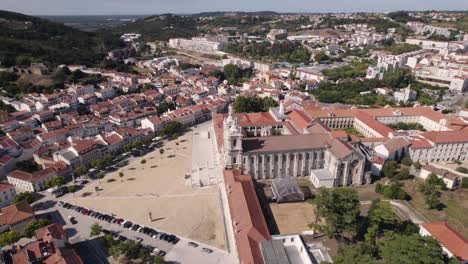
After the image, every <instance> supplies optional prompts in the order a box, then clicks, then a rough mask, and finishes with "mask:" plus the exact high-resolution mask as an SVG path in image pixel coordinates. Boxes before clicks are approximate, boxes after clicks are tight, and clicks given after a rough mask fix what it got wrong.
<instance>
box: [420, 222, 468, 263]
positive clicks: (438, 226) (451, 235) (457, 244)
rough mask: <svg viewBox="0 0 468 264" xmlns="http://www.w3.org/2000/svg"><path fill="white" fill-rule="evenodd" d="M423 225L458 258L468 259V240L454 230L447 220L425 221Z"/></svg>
mask: <svg viewBox="0 0 468 264" xmlns="http://www.w3.org/2000/svg"><path fill="white" fill-rule="evenodd" d="M422 226H423V227H424V228H425V229H426V230H427V231H428V232H429V233H431V235H432V237H434V238H435V239H436V240H437V241H439V243H440V244H442V246H444V247H445V248H446V249H447V250H448V251H450V252H451V253H452V254H454V255H455V256H456V257H457V258H458V259H460V260H468V240H466V238H464V237H463V236H462V235H460V234H459V233H457V232H456V231H455V230H453V229H452V228H451V227H450V226H449V225H448V223H447V222H432V223H424V224H422Z"/></svg>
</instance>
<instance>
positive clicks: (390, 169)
mask: <svg viewBox="0 0 468 264" xmlns="http://www.w3.org/2000/svg"><path fill="white" fill-rule="evenodd" d="M397 167H398V166H397V163H396V162H395V161H387V162H385V164H384V166H383V168H382V173H383V175H384V176H385V177H388V178H391V177H393V175H395V172H396V169H397Z"/></svg>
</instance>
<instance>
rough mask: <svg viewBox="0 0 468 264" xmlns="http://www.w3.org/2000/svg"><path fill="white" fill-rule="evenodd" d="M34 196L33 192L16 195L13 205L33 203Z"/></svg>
mask: <svg viewBox="0 0 468 264" xmlns="http://www.w3.org/2000/svg"><path fill="white" fill-rule="evenodd" d="M34 200H35V199H34V195H33V193H31V192H22V193H19V194H17V195H15V196H14V197H13V199H12V202H13V203H19V202H21V201H26V202H28V203H29V204H31V203H33V202H34Z"/></svg>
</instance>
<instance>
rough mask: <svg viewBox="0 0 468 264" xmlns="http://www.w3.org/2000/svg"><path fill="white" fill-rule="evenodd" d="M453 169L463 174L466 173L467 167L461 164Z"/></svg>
mask: <svg viewBox="0 0 468 264" xmlns="http://www.w3.org/2000/svg"><path fill="white" fill-rule="evenodd" d="M455 170H456V171H458V172H461V173H464V174H468V169H467V168H465V167H462V166H460V167H458V168H456V169H455Z"/></svg>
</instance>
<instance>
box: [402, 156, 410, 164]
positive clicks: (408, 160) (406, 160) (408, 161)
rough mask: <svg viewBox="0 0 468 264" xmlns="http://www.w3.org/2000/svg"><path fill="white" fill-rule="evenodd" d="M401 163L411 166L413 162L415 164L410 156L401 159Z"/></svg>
mask: <svg viewBox="0 0 468 264" xmlns="http://www.w3.org/2000/svg"><path fill="white" fill-rule="evenodd" d="M401 164H403V165H406V166H411V164H413V161H412V160H411V158H410V157H408V156H406V157H403V158H402V159H401Z"/></svg>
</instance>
